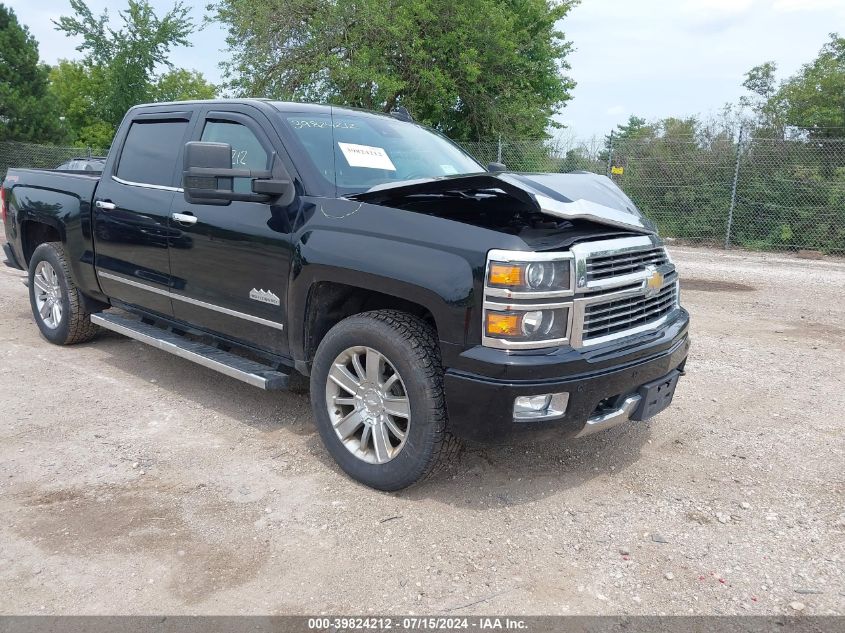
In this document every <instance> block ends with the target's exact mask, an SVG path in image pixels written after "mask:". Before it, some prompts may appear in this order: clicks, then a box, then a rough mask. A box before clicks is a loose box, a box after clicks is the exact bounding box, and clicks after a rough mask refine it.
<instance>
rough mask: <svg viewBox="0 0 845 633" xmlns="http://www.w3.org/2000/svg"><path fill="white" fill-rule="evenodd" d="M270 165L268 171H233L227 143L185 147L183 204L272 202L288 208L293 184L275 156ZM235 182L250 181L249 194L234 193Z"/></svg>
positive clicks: (192, 142)
mask: <svg viewBox="0 0 845 633" xmlns="http://www.w3.org/2000/svg"><path fill="white" fill-rule="evenodd" d="M272 161H273V162H272V169H271V170H261V171H253V170H250V169H232V146H231V145H229V144H228V143H202V142H197V141H191V142H189V143H186V144H185V159H184V166H183V172H182V187H183V189H184V191H185V200H187V201H188V202H190V203H192V204H213V205H227V204H229V203H230V202H232V201H233V200H239V201H243V202H274V201H275V202H276V203H277V204H280V205H282V206H287V205H289V204H290V203H291V202H293V199H294V196H295V194H296V191H295V190H294V186H293V181H292V179H291V177H290V175H289V174H288V173H287V170H286V169H285V166H284V165H283V164H282V162H281V161H280V160H279V159H278V156H276V154H275V153H274V154H273V156H272ZM235 178H249V179H250V180H251V181H252V185H251V190H252V193H242V192H237V191H235V190H234V186H235Z"/></svg>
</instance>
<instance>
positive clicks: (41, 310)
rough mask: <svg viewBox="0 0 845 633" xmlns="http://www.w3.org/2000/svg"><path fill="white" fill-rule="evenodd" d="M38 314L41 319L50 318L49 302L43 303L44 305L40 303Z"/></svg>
mask: <svg viewBox="0 0 845 633" xmlns="http://www.w3.org/2000/svg"><path fill="white" fill-rule="evenodd" d="M38 312H39V314H40V315H41V318H42V319H46V318H47V317H48V316H50V302H49V301H45V302H44V303H42V304H41V306H40V307H39V308H38Z"/></svg>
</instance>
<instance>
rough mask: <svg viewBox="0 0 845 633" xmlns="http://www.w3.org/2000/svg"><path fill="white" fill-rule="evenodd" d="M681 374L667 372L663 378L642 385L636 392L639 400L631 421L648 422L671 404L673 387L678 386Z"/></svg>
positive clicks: (673, 392)
mask: <svg viewBox="0 0 845 633" xmlns="http://www.w3.org/2000/svg"><path fill="white" fill-rule="evenodd" d="M680 377H681V372H679V371H678V370H677V369H675V370H673V371H671V372H669V373H668V374H666V375H665V376H663V378H659V379H657V380H655V381H653V382H649V383H646V384H644V385H643V386H642V387H640V388H639V389H638V390H637V393H638V394H639V396H640V398H641V400H640V404H639V406H638V407H637V410H636V411H634V414H633V415H632V416H631V419H632V420H648V419H649V418H652V417H654V416H655V415H657V414H658V413H660V412H661V411H663V409H665V408H666V407H668V406H669V405H670V404H672V397H673V396H674V395H675V387H677V386H678V379H679V378H680Z"/></svg>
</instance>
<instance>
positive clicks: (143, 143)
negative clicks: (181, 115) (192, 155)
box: [115, 118, 188, 187]
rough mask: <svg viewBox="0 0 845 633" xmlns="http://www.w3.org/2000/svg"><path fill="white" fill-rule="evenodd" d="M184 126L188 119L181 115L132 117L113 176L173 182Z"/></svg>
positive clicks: (146, 182)
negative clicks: (177, 117) (170, 117)
mask: <svg viewBox="0 0 845 633" xmlns="http://www.w3.org/2000/svg"><path fill="white" fill-rule="evenodd" d="M187 130H188V121H187V120H182V119H165V118H162V119H149V120H148V119H141V120H136V121H133V122H132V124H131V126H130V128H129V132H128V133H127V134H126V141H124V143H123V149H122V151H121V153H120V159H119V161H118V165H117V171H116V172H115V176H116V177H117V178H119V179H121V180H124V181H126V182H129V183H132V184H139V185H154V186H159V187H170V186H173V185H174V180H175V174H176V161H177V159H178V157H179V156H180V154H181V151H182V147H183V146H184V144H185V134H186V132H187Z"/></svg>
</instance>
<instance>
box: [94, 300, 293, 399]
mask: <svg viewBox="0 0 845 633" xmlns="http://www.w3.org/2000/svg"><path fill="white" fill-rule="evenodd" d="M91 323H95V324H97V325H99V326H100V327H103V328H106V329H107V330H112V331H114V332H117V333H119V334H123V335H124V336H128V337H129V338H134V339H135V340H137V341H141V342H142V343H146V344H147V345H152V346H153V347H157V348H158V349H160V350H164V351H165V352H170V353H171V354H175V355H176V356H179V357H181V358H185V359H187V360H190V361H193V362H195V363H197V364H199V365H202V366H203V367H208V368H209V369H213V370H215V371H219V372H220V373H221V374H226V375H227V376H230V377H232V378H237V379H238V380H242V381H244V382H246V383H249V384H250V385H252V386H254V387H260V388H261V389H267V390H268V391H278V390H279V389H286V388H287V386H288V379H289V376H288V374H285V373H282V372H280V371H276V370H275V369H273V368H272V367H268V366H267V365H262V364H261V363H258V362H255V361H253V360H249V359H248V358H243V357H242V356H238V355H237V354H232V353H231V352H224V351H222V350H220V349H217V348H216V347H212V346H211V345H205V344H204V343H197V342H195V341H191V340H188V339H186V338H184V337H183V336H179V335H178V334H174V333H173V332H169V331H167V330H163V329H161V328H158V327H155V326H154V325H148V324H146V323H142V322H141V321H139V320H137V319H132V318H129V317H125V316H121V315H119V314H110V313H108V312H101V313H99V314H92V315H91Z"/></svg>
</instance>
